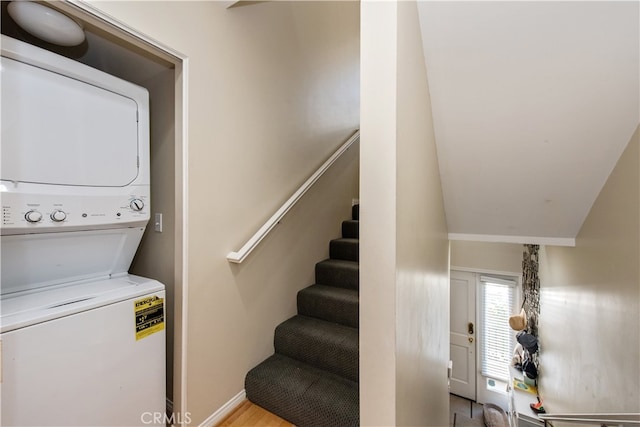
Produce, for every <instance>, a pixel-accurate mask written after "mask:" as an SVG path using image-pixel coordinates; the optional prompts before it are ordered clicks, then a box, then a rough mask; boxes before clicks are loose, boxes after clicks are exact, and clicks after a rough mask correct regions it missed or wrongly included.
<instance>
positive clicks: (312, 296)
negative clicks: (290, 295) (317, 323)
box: [297, 285, 359, 328]
mask: <svg viewBox="0 0 640 427" xmlns="http://www.w3.org/2000/svg"><path fill="white" fill-rule="evenodd" d="M314 287H315V288H317V287H318V285H315V286H311V287H309V288H306V289H303V290H301V291H300V292H299V293H298V297H297V302H298V314H301V315H303V316H309V317H315V318H317V319H322V320H326V321H327V322H333V323H338V324H341V325H345V326H349V327H352V328H357V327H358V326H359V320H358V315H359V313H358V309H359V306H358V297H357V293H356V292H355V291H353V290H350V289H340V288H338V289H335V290H333V291H332V288H333V287H330V286H328V287H324V288H323V289H321V290H325V289H326V290H327V291H325V292H316V291H315V289H314ZM339 291H342V292H339ZM331 292H333V293H334V294H332V293H331ZM345 292H349V293H350V294H347V295H344V293H345ZM354 294H355V295H354Z"/></svg>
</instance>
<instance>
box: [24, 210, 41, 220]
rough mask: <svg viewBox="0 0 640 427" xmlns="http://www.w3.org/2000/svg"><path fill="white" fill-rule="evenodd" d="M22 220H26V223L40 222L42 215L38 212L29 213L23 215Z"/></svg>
mask: <svg viewBox="0 0 640 427" xmlns="http://www.w3.org/2000/svg"><path fill="white" fill-rule="evenodd" d="M24 219H26V220H27V222H40V221H42V214H41V213H40V212H38V211H29V212H27V213H26V214H24Z"/></svg>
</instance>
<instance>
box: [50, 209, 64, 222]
mask: <svg viewBox="0 0 640 427" xmlns="http://www.w3.org/2000/svg"><path fill="white" fill-rule="evenodd" d="M50 216H51V220H52V221H54V222H62V221H64V220H65V219H67V213H66V212H65V211H61V210H60V209H58V210H55V211H53V212H51V215H50Z"/></svg>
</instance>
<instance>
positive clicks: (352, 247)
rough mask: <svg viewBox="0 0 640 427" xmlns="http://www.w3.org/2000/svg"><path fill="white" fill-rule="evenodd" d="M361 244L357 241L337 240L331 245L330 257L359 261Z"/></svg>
mask: <svg viewBox="0 0 640 427" xmlns="http://www.w3.org/2000/svg"><path fill="white" fill-rule="evenodd" d="M359 247H360V245H359V242H358V240H357V239H336V240H332V241H331V242H330V243H329V257H330V258H331V259H342V260H346V261H356V262H357V261H359V259H360V256H359V252H360V250H359Z"/></svg>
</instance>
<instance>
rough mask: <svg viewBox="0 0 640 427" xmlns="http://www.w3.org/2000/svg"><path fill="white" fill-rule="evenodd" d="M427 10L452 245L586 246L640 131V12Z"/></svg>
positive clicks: (433, 5) (580, 6) (437, 6)
mask: <svg viewBox="0 0 640 427" xmlns="http://www.w3.org/2000/svg"><path fill="white" fill-rule="evenodd" d="M418 4H419V6H418V7H419V13H420V21H421V28H422V35H423V45H424V52H425V60H426V65H427V74H428V78H429V87H430V91H431V102H432V107H433V120H434V130H435V137H436V144H437V150H438V160H439V164H440V174H441V179H442V189H443V194H444V205H445V212H446V217H447V223H448V227H449V232H450V238H451V239H453V240H480V241H502V242H514V243H537V244H558V245H569V246H571V245H573V244H575V237H576V235H577V234H578V232H579V231H580V228H581V226H582V223H583V221H584V219H585V218H586V215H587V214H588V213H589V210H590V209H591V206H592V205H593V202H594V201H595V199H596V197H597V196H598V194H599V192H600V190H601V189H602V187H603V185H604V183H605V182H606V180H607V178H608V176H609V174H610V173H611V171H612V170H613V168H614V166H615V164H616V162H617V160H618V159H619V157H620V155H621V154H622V152H623V150H624V148H625V147H626V145H627V143H628V142H629V140H630V138H631V136H632V134H633V132H634V131H635V129H636V127H637V126H638V123H639V117H640V101H639V99H640V87H639V80H640V69H639V63H640V44H639V39H640V30H639V22H640V19H639V16H640V14H639V3H638V2H635V1H632V2H612V1H607V2H593V1H569V2H546V1H535V2H520V1H511V2H484V1H472V2H458V1H447V2H445V1H434V2H431V1H428V2H427V1H420V2H418Z"/></svg>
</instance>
